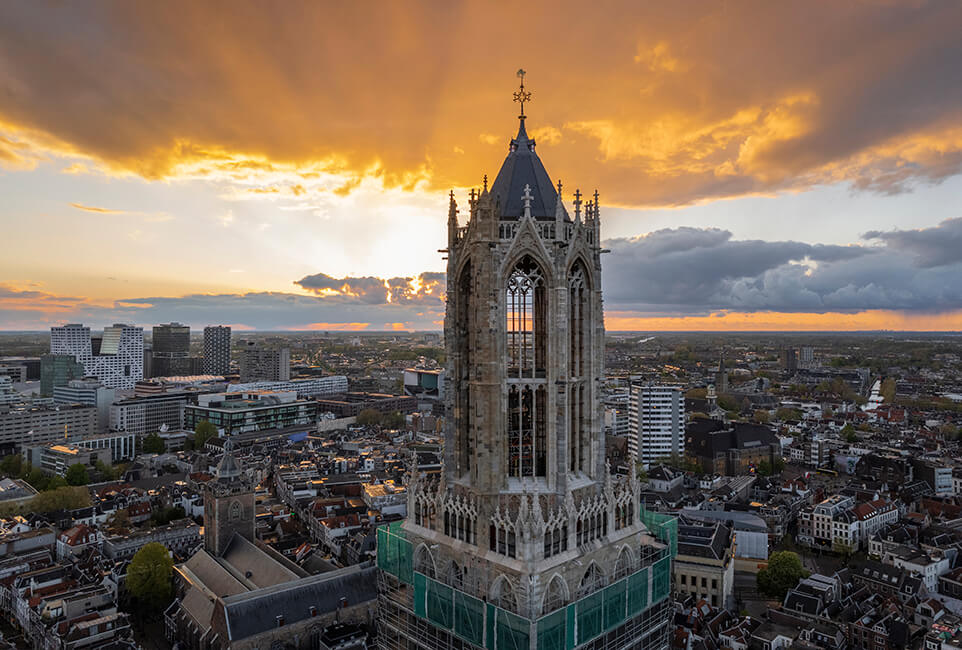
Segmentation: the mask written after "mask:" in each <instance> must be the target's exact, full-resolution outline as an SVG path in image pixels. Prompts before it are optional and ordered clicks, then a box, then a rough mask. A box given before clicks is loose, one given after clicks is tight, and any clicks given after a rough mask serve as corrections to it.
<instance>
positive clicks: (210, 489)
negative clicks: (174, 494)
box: [204, 440, 254, 556]
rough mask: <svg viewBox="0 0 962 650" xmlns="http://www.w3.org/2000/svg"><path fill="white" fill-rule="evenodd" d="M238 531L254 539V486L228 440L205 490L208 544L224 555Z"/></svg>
mask: <svg viewBox="0 0 962 650" xmlns="http://www.w3.org/2000/svg"><path fill="white" fill-rule="evenodd" d="M234 533H237V534H238V535H240V536H241V537H243V538H245V539H247V540H248V541H251V542H253V541H254V487H253V486H252V485H251V482H250V481H249V480H248V478H247V475H246V474H245V473H244V471H243V469H242V467H241V465H240V463H239V462H238V460H237V459H236V458H235V457H234V453H233V451H232V450H231V442H230V440H228V441H227V442H226V443H224V455H223V457H222V458H221V459H220V463H218V465H217V471H216V473H215V475H214V478H213V479H212V480H210V481H208V482H207V486H206V487H205V493H204V548H205V549H206V550H207V552H208V553H211V554H213V555H217V556H220V555H222V554H223V553H224V551H225V550H226V549H227V546H228V545H229V544H230V540H231V538H232V537H233V536H234Z"/></svg>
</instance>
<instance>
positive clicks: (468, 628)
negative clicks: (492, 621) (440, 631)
mask: <svg viewBox="0 0 962 650" xmlns="http://www.w3.org/2000/svg"><path fill="white" fill-rule="evenodd" d="M454 633H455V634H457V635H458V636H460V637H461V638H462V639H464V640H466V641H469V642H470V643H473V644H474V645H478V646H480V645H483V644H484V603H483V602H481V601H480V600H478V599H477V598H474V597H473V596H469V595H467V594H466V593H464V592H463V591H455V592H454Z"/></svg>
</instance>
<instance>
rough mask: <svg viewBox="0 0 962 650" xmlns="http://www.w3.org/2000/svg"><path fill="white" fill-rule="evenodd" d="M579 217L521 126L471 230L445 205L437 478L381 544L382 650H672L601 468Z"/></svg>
mask: <svg viewBox="0 0 962 650" xmlns="http://www.w3.org/2000/svg"><path fill="white" fill-rule="evenodd" d="M522 94H523V89H522ZM559 188H560V186H559ZM573 207H574V216H573V217H572V216H571V215H569V213H568V209H567V206H565V204H564V203H563V202H562V200H561V197H560V195H559V192H558V191H557V190H556V188H555V186H554V185H553V184H552V182H551V180H550V178H549V177H548V174H547V172H546V171H545V168H544V166H543V165H542V163H541V161H540V159H539V158H538V156H537V154H536V153H535V143H534V140H532V139H530V138H529V137H528V135H527V133H526V132H525V126H524V118H523V117H522V121H521V126H520V129H519V132H518V135H517V137H515V138H514V139H512V140H511V144H510V149H509V153H508V157H507V159H506V160H505V162H504V164H503V165H502V167H501V171H500V173H499V174H498V176H497V178H496V179H495V181H494V184H493V185H492V186H491V187H490V188H488V186H487V182H485V185H484V188H483V189H482V190H481V192H480V194H479V193H477V192H476V191H472V192H471V195H470V201H469V203H468V210H469V218H468V221H467V224H465V225H461V224H460V223H459V220H458V207H457V204H456V203H455V200H454V196H453V195H452V196H451V200H450V207H449V212H448V242H447V250H446V253H447V259H448V266H447V278H448V280H447V311H446V315H445V322H444V340H445V346H446V351H447V366H446V368H445V376H444V384H445V385H444V400H445V420H444V425H445V431H444V435H445V443H444V465H443V470H442V472H441V476H440V477H439V478H435V477H430V476H428V475H422V474H420V473H419V472H418V471H417V467H416V466H415V465H414V464H412V476H411V480H410V483H409V486H408V517H407V519H406V520H405V521H404V523H403V524H402V525H401V526H399V527H392V528H390V529H388V528H385V527H382V528H380V529H379V530H378V562H379V566H380V567H381V569H382V571H381V574H380V576H379V600H378V624H379V632H378V643H379V646H380V647H381V648H392V649H393V648H405V649H408V648H430V649H432V650H453V649H462V648H487V649H488V650H502V649H505V648H513V649H518V648H525V649H528V650H534V649H545V650H547V649H549V648H591V649H593V650H594V649H597V650H609V649H610V650H614V649H615V648H618V649H621V648H638V649H640V650H656V649H658V650H660V649H666V648H668V645H669V615H670V607H669V603H668V592H669V589H670V576H671V552H670V548H671V545H668V546H666V545H665V544H662V543H659V542H658V541H656V540H655V539H654V538H653V537H652V536H651V532H652V529H651V528H649V527H648V525H647V524H649V523H650V524H652V526H654V525H655V520H654V519H652V518H650V517H648V515H643V513H644V511H643V510H642V508H641V503H640V493H639V485H638V482H637V479H636V477H635V473H634V472H631V473H629V474H628V475H626V476H620V477H619V476H614V475H612V474H611V473H610V472H609V470H608V467H607V463H606V460H605V437H604V432H603V429H602V426H603V409H602V400H601V395H600V380H601V377H603V376H604V375H603V363H604V322H603V315H602V301H601V257H600V252H601V248H600V245H599V244H600V222H599V208H598V198H597V194H595V195H594V197H593V198H592V200H589V201H587V202H586V203H585V202H583V201H582V199H581V194H580V193H579V192H576V193H575V200H574V202H573ZM643 516H644V517H645V521H643ZM671 524H675V525H676V526H677V524H676V522H674V521H671V522H668V521H664V520H660V519H659V520H658V522H657V525H658V526H659V529H658V530H659V531H660V532H664V531H665V530H667V529H669V528H670V525H671ZM666 526H667V528H666ZM675 530H677V528H675ZM664 538H665V539H668V540H669V541H670V539H671V535H670V534H666V535H665V536H664Z"/></svg>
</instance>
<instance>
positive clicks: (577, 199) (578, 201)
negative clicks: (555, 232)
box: [574, 190, 581, 219]
mask: <svg viewBox="0 0 962 650" xmlns="http://www.w3.org/2000/svg"><path fill="white" fill-rule="evenodd" d="M574 204H575V219H580V218H581V190H575V200H574Z"/></svg>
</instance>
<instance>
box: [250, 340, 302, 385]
mask: <svg viewBox="0 0 962 650" xmlns="http://www.w3.org/2000/svg"><path fill="white" fill-rule="evenodd" d="M238 366H239V368H240V380H241V382H250V381H289V380H290V378H291V351H290V349H289V348H270V347H262V346H260V345H258V344H257V343H256V342H254V341H247V342H246V343H245V345H244V346H243V347H242V348H241V350H240V354H239V355H238Z"/></svg>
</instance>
